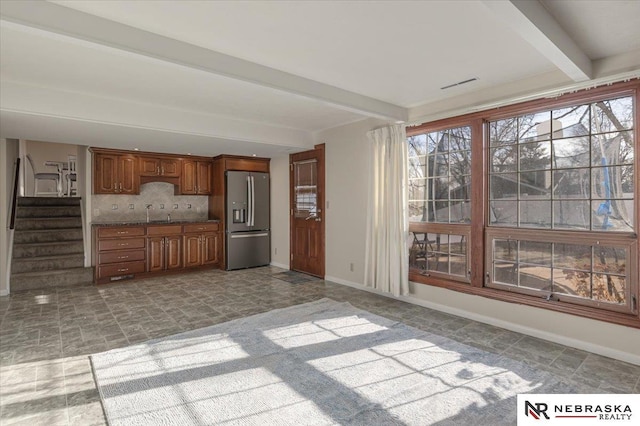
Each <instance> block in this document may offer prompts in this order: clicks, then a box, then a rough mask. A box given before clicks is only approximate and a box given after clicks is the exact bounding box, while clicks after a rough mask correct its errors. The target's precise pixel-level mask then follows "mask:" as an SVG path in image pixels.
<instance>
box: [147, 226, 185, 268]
mask: <svg viewBox="0 0 640 426" xmlns="http://www.w3.org/2000/svg"><path fill="white" fill-rule="evenodd" d="M180 268H182V237H181V236H180V235H173V236H168V237H152V238H147V271H148V272H157V271H169V270H172V269H180Z"/></svg>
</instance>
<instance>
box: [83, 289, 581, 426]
mask: <svg viewBox="0 0 640 426" xmlns="http://www.w3.org/2000/svg"><path fill="white" fill-rule="evenodd" d="M91 361H92V365H93V369H94V376H95V379H96V383H97V386H98V390H99V392H100V397H101V398H102V404H103V406H104V411H105V414H106V418H107V421H108V422H109V424H111V425H158V424H166V425H169V424H170V425H215V424H222V425H278V426H281V425H338V424H339V425H429V424H451V425H460V424H474V425H475V424H490V425H499V424H515V422H516V409H515V407H516V395H517V394H518V393H571V392H572V390H573V389H572V388H571V387H570V386H569V385H568V384H564V383H562V382H561V381H560V380H558V379H556V378H555V377H554V376H552V375H551V374H549V373H546V372H543V371H538V370H535V369H533V368H531V367H529V366H527V365H525V364H523V363H520V362H517V361H514V360H511V359H508V358H505V357H501V356H499V355H495V354H492V353H488V352H485V351H482V350H479V349H476V348H473V347H470V346H467V345H464V344H461V343H458V342H455V341H453V340H451V339H448V338H445V337H442V336H439V335H435V334H431V333H427V332H424V331H421V330H418V329H416V328H413V327H409V326H407V325H404V324H402V323H399V322H396V321H392V320H389V319H386V318H383V317H380V316H377V315H374V314H371V313H369V312H366V311H363V310H360V309H357V308H355V307H353V306H352V305H350V304H349V303H339V302H336V301H334V300H331V299H322V300H318V301H315V302H311V303H306V304H302V305H296V306H292V307H288V308H284V309H278V310H274V311H271V312H267V313H263V314H258V315H254V316H250V317H247V318H241V319H237V320H233V321H230V322H226V323H223V324H218V325H215V326H211V327H207V328H202V329H198V330H194V331H189V332H186V333H181V334H178V335H174V336H170V337H166V338H161V339H156V340H151V341H148V342H145V343H140V344H136V345H133V346H129V347H126V348H120V349H114V350H111V351H108V352H103V353H100V354H96V355H92V356H91Z"/></svg>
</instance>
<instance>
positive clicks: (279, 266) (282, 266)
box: [269, 262, 289, 269]
mask: <svg viewBox="0 0 640 426" xmlns="http://www.w3.org/2000/svg"><path fill="white" fill-rule="evenodd" d="M269 265H271V266H275V267H277V268H282V269H289V265H285V264H284V263H278V262H271V263H270V264H269Z"/></svg>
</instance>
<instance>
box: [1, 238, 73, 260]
mask: <svg viewBox="0 0 640 426" xmlns="http://www.w3.org/2000/svg"><path fill="white" fill-rule="evenodd" d="M83 253H84V243H83V241H82V240H76V241H64V242H59V241H55V242H47V243H22V244H14V245H13V258H14V259H22V258H33V257H42V256H55V255H62V254H83Z"/></svg>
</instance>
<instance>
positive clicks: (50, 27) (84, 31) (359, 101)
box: [0, 1, 409, 122]
mask: <svg viewBox="0 0 640 426" xmlns="http://www.w3.org/2000/svg"><path fill="white" fill-rule="evenodd" d="M0 14H1V15H0V18H1V19H2V20H5V21H8V22H13V23H16V24H20V25H23V26H26V27H32V28H37V29H40V30H44V31H46V32H50V33H54V34H61V35H64V36H68V37H71V38H74V39H79V40H84V41H88V42H91V43H95V44H99V45H103V46H107V47H110V48H114V49H118V50H121V51H126V52H130V53H134V54H137V55H142V56H146V57H150V58H155V59H158V60H162V61H165V62H170V63H174V64H178V65H181V66H184V67H188V68H192V69H197V70H201V71H205V72H209V73H212V74H216V75H221V76H225V77H228V78H232V79H236V80H241V81H245V82H249V83H253V84H257V85H260V86H264V87H270V88H272V89H276V90H281V91H284V92H287V93H291V94H294V95H297V96H302V97H305V98H308V99H312V100H316V101H320V102H324V103H327V104H329V105H333V106H335V107H337V108H340V109H343V110H347V111H352V112H355V113H359V114H362V115H364V116H367V117H375V118H381V119H385V120H394V121H402V122H404V121H406V120H407V118H408V115H409V113H408V109H407V108H403V107H401V106H398V105H393V104H391V103H388V102H384V101H381V100H378V99H374V98H371V97H368V96H364V95H360V94H358V93H354V92H350V91H348V90H343V89H340V88H338V87H335V86H331V85H328V84H324V83H320V82H317V81H314V80H311V79H308V78H304V77H300V76H297V75H294V74H290V73H287V72H284V71H280V70H277V69H274V68H270V67H266V66H263V65H260V64H256V63H254V62H249V61H246V60H243V59H239V58H235V57H233V56H229V55H225V54H222V53H218V52H214V51H212V50H209V49H205V48H202V47H199V46H195V45H193V44H189V43H185V42H182V41H179V40H175V39H172V38H169V37H164V36H161V35H158V34H155V33H151V32H148V31H144V30H140V29H138V28H134V27H131V26H128V25H124V24H120V23H118V22H115V21H111V20H108V19H104V18H101V17H98V16H94V15H91V14H88V13H84V12H80V11H77V10H74V9H70V8H68V7H64V6H60V5H57V4H53V3H49V2H41V1H11V2H2V8H0Z"/></svg>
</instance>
